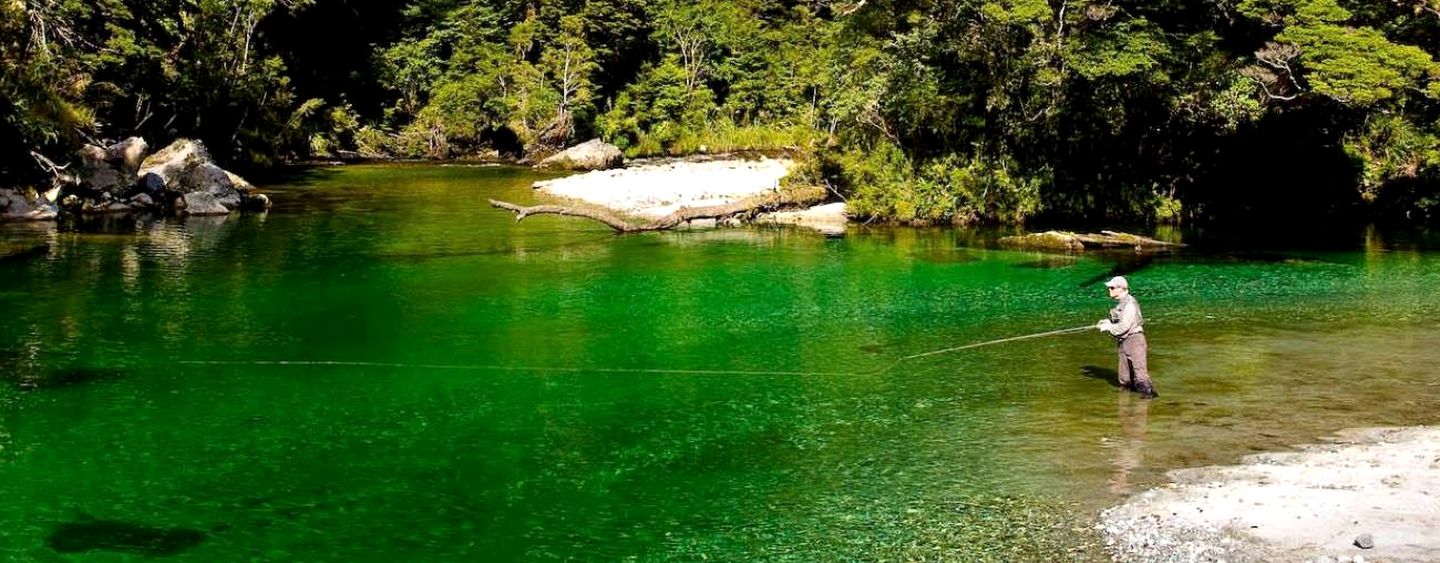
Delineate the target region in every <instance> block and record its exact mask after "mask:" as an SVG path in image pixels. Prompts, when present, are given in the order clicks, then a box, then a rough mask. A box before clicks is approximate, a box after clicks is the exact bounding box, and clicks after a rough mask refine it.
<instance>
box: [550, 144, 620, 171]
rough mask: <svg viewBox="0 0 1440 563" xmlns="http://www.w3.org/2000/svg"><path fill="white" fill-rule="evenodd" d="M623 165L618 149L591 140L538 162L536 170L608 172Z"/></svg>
mask: <svg viewBox="0 0 1440 563" xmlns="http://www.w3.org/2000/svg"><path fill="white" fill-rule="evenodd" d="M623 164H625V155H624V154H623V153H621V152H620V149H619V147H616V146H615V145H612V144H610V143H606V142H604V141H601V140H600V139H591V140H589V141H585V142H584V143H580V144H578V145H575V146H573V147H570V148H568V149H565V150H563V151H560V152H559V153H556V154H554V155H552V156H550V158H546V159H545V160H542V161H540V163H539V164H536V165H535V167H536V168H557V169H561V170H609V169H611V168H616V167H619V166H621V165H623Z"/></svg>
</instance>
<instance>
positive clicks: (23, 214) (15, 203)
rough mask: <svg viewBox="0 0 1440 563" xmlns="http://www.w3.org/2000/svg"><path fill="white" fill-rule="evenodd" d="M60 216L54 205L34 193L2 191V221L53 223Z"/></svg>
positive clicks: (0, 190) (0, 215)
mask: <svg viewBox="0 0 1440 563" xmlns="http://www.w3.org/2000/svg"><path fill="white" fill-rule="evenodd" d="M59 214H60V213H59V209H57V208H56V207H55V204H54V203H51V202H49V201H46V200H45V199H44V198H43V197H41V196H39V195H38V194H35V193H34V192H33V191H30V192H28V193H21V192H19V191H17V190H8V189H0V221H51V220H54V219H55V218H56V217H57V216H59Z"/></svg>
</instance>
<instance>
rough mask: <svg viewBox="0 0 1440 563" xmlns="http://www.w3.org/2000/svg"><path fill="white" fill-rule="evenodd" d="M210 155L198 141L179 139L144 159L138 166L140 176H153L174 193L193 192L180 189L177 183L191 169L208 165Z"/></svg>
mask: <svg viewBox="0 0 1440 563" xmlns="http://www.w3.org/2000/svg"><path fill="white" fill-rule="evenodd" d="M209 162H210V155H209V153H207V152H205V145H202V144H200V142H199V141H192V140H190V139H179V140H177V141H175V142H173V143H170V146H168V147H165V148H163V149H160V150H159V151H157V152H156V153H155V154H152V155H150V156H148V157H145V160H144V161H143V162H141V164H140V170H139V174H140V176H142V177H143V176H146V175H149V174H154V175H156V176H158V177H159V178H160V180H161V181H162V182H163V183H164V184H165V187H166V188H167V189H169V190H171V191H175V192H182V193H183V192H188V191H194V190H188V189H182V186H180V184H179V182H181V178H182V177H183V176H184V175H185V173H186V172H188V171H189V170H190V169H191V168H194V167H195V166H198V165H200V164H202V163H209Z"/></svg>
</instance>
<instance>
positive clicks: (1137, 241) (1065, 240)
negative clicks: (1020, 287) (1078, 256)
mask: <svg viewBox="0 0 1440 563" xmlns="http://www.w3.org/2000/svg"><path fill="white" fill-rule="evenodd" d="M999 242H1000V246H1004V247H1009V248H1033V249H1040V250H1062V251H1074V250H1085V249H1087V248H1134V249H1135V250H1170V249H1174V248H1178V247H1182V246H1185V245H1184V244H1181V243H1176V242H1166V241H1163V240H1156V239H1153V238H1150V237H1144V236H1140V235H1133V234H1130V233H1122V232H1117V231H1100V233H1099V234H1096V233H1073V232H1070V231H1045V232H1043V233H1031V234H1027V235H1019V236H1010V237H1002V238H1001V239H1000V241H999Z"/></svg>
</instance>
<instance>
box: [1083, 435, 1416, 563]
mask: <svg viewBox="0 0 1440 563" xmlns="http://www.w3.org/2000/svg"><path fill="white" fill-rule="evenodd" d="M1170 476H1171V478H1172V480H1173V483H1172V484H1170V485H1168V486H1165V487H1161V488H1157V489H1153V490H1150V491H1147V492H1144V493H1140V494H1138V495H1136V496H1134V497H1131V499H1130V500H1129V501H1127V502H1126V503H1125V504H1122V505H1120V506H1117V507H1114V508H1111V509H1109V510H1106V511H1105V512H1104V513H1103V514H1102V515H1101V521H1100V524H1099V526H1100V527H1101V531H1102V533H1103V534H1104V536H1105V538H1106V543H1107V545H1108V548H1109V550H1110V552H1111V554H1112V555H1113V556H1114V557H1115V559H1116V560H1118V561H1317V562H1318V561H1330V562H1335V561H1437V560H1440V497H1437V496H1436V495H1440V427H1413V428H1368V429H1353V430H1347V431H1344V432H1340V433H1338V434H1336V435H1335V436H1333V437H1331V438H1329V439H1327V440H1325V441H1323V442H1321V443H1317V444H1311V445H1306V446H1301V447H1299V448H1297V449H1296V450H1295V451H1291V452H1281V453H1265V454H1257V455H1252V456H1247V457H1245V458H1244V459H1243V460H1242V463H1241V464H1239V465H1233V466H1216V467H1201V468H1192V469H1183V470H1178V471H1174V472H1171V474H1170Z"/></svg>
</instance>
